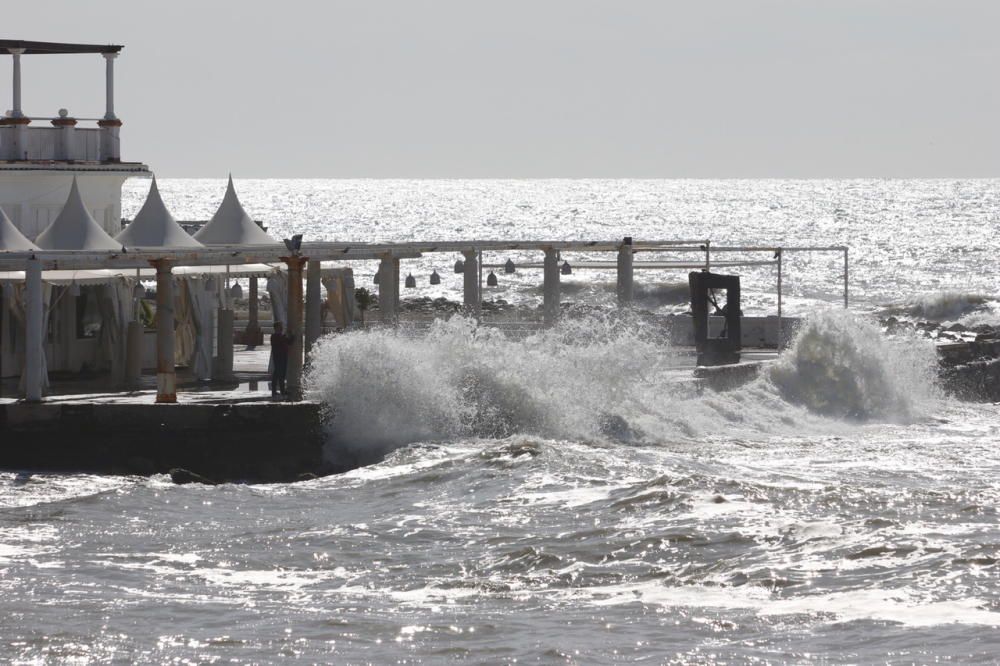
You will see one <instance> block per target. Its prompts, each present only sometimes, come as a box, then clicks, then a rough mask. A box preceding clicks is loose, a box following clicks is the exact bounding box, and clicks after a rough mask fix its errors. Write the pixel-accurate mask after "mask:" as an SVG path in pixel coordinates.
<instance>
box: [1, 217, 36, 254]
mask: <svg viewBox="0 0 1000 666" xmlns="http://www.w3.org/2000/svg"><path fill="white" fill-rule="evenodd" d="M37 249H38V247H36V246H35V244H34V243H32V242H31V241H30V240H28V239H27V237H26V236H25V235H24V234H22V233H21V230H20V229H18V228H17V227H15V226H14V223H13V222H11V221H10V218H9V217H7V213H5V212H3V208H0V252H30V251H32V250H37Z"/></svg>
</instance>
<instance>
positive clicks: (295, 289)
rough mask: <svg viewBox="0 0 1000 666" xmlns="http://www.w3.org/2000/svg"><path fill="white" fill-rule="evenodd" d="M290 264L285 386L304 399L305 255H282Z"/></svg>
mask: <svg viewBox="0 0 1000 666" xmlns="http://www.w3.org/2000/svg"><path fill="white" fill-rule="evenodd" d="M282 261H284V262H285V265H287V266H288V330H287V331H286V332H287V334H288V335H290V336H292V344H291V345H290V346H289V349H288V374H287V375H286V377H285V386H286V387H287V389H288V396H289V398H290V399H292V400H301V399H302V347H303V345H302V267H303V266H304V265H305V263H306V261H307V260H306V259H305V258H304V257H282Z"/></svg>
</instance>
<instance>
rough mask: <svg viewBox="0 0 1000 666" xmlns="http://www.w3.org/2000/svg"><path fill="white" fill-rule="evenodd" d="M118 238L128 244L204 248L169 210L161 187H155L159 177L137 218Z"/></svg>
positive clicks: (117, 239) (132, 245)
mask: <svg viewBox="0 0 1000 666" xmlns="http://www.w3.org/2000/svg"><path fill="white" fill-rule="evenodd" d="M115 240H116V241H118V242H119V243H121V244H122V245H124V246H127V247H203V245H202V244H201V243H199V242H198V241H196V240H195V239H194V238H192V236H191V235H190V234H189V233H188V232H186V231H184V229H183V228H182V227H181V225H179V224H177V220H175V219H174V216H173V215H171V214H170V211H169V210H167V206H166V205H165V204H164V203H163V198H162V197H161V196H160V188H158V187H157V186H156V177H154V178H153V184H152V185H151V186H150V187H149V194H148V195H147V196H146V202H145V203H143V204H142V208H140V209H139V212H138V213H136V216H135V219H134V220H132V222H130V223H129V224H128V226H126V227H125V228H124V229H122V232H121V233H120V234H118V235H117V236H115Z"/></svg>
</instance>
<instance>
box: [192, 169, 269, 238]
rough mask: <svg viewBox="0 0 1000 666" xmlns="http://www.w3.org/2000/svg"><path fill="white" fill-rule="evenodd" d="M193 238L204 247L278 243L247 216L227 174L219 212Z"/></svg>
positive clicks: (230, 177) (230, 175)
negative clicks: (224, 193) (226, 183)
mask: <svg viewBox="0 0 1000 666" xmlns="http://www.w3.org/2000/svg"><path fill="white" fill-rule="evenodd" d="M194 237H195V239H196V240H197V241H198V242H200V243H204V244H205V245H275V244H277V242H278V241H276V240H274V239H273V238H271V237H270V236H269V235H268V234H267V232H266V231H264V230H263V229H261V228H260V226H258V225H257V223H256V222H254V221H253V220H252V219H251V218H250V216H249V215H247V212H246V211H245V210H244V209H243V204H241V203H240V199H239V197H237V196H236V187H235V186H234V185H233V175H232V174H229V184H228V185H226V195H225V196H224V197H223V198H222V204H220V205H219V210H217V211H215V215H213V216H212V219H211V220H210V221H209V223H208V224H206V225H205V226H204V227H202V228H201V229H200V230H199V231H198V233H196V234H195V235H194Z"/></svg>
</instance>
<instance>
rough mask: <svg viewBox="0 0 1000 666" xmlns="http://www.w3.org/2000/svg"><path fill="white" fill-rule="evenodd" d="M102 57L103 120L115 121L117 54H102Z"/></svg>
mask: <svg viewBox="0 0 1000 666" xmlns="http://www.w3.org/2000/svg"><path fill="white" fill-rule="evenodd" d="M101 55H103V56H104V62H105V65H104V100H105V101H104V108H105V111H104V119H105V120H115V119H116V118H117V116H115V58H117V57H118V54H117V53H102V54H101Z"/></svg>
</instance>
